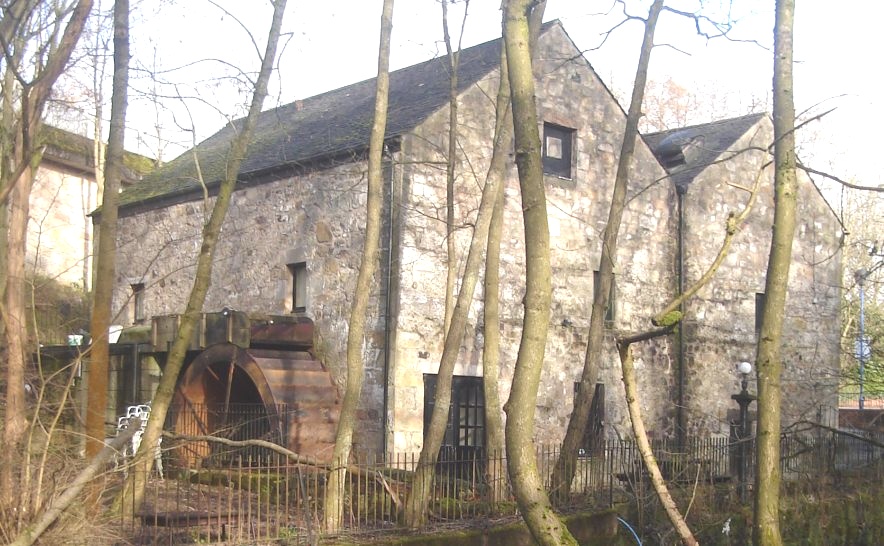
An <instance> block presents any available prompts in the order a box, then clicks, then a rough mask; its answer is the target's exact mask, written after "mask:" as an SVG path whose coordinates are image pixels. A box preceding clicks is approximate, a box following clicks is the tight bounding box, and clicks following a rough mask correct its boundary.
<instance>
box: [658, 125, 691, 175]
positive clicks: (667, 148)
mask: <svg viewBox="0 0 884 546" xmlns="http://www.w3.org/2000/svg"><path fill="white" fill-rule="evenodd" d="M690 142H691V139H690V138H688V137H687V135H685V133H684V132H683V131H677V132H675V133H672V134H671V135H669V136H667V137H666V138H664V139H663V140H662V141H660V144H658V145H657V149H656V150H654V153H655V154H656V156H657V158H658V159H659V160H660V163H662V164H663V167H665V168H666V169H672V168H673V167H678V166H679V165H684V164H685V157H684V148H685V146H686V145H687V144H690Z"/></svg>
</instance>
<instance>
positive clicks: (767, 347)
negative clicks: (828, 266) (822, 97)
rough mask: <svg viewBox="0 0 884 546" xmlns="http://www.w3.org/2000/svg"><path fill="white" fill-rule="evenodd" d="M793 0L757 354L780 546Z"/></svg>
mask: <svg viewBox="0 0 884 546" xmlns="http://www.w3.org/2000/svg"><path fill="white" fill-rule="evenodd" d="M794 17H795V1H794V0H777V3H776V24H775V27H774V77H773V90H774V93H773V101H774V103H773V124H774V223H773V235H772V240H771V245H770V259H769V261H768V264H767V281H766V283H765V289H764V292H765V295H766V298H765V304H764V311H763V313H762V318H761V333H760V335H759V342H758V354H757V356H756V359H755V361H756V370H757V372H756V373H757V378H758V423H757V427H758V429H757V441H756V461H757V463H756V464H757V468H756V470H755V514H754V520H753V529H752V539H753V541H754V542H755V544H756V546H780V545H781V544H782V543H783V539H782V536H781V534H780V525H779V507H780V499H779V495H780V479H781V476H780V464H779V463H780V413H781V411H780V404H781V391H780V389H781V384H780V376H781V375H782V370H783V362H782V355H781V345H782V335H783V320H784V315H785V308H786V289H787V285H788V281H789V266H790V265H791V262H792V240H793V239H794V237H795V226H796V223H797V218H796V215H797V207H798V183H797V175H796V172H795V133H794V131H795V103H794V100H793V94H792V92H793V89H792V85H793V80H792V28H793V25H794Z"/></svg>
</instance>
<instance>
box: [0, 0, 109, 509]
mask: <svg viewBox="0 0 884 546" xmlns="http://www.w3.org/2000/svg"><path fill="white" fill-rule="evenodd" d="M24 4H26V3H25V2H21V3H17V5H19V6H23V5H24ZM29 9H34V6H33V5H30V4H29ZM91 10H92V0H80V1H79V2H78V3H77V5H76V6H75V7H74V9H73V11H72V12H71V15H70V18H69V19H68V22H67V24H66V25H65V27H64V32H63V34H62V36H61V38H60V40H59V41H58V44H57V45H56V46H55V47H54V48H52V49H51V51H49V52H48V53H47V56H46V57H45V58H43V59H40V60H39V62H38V65H37V66H35V67H34V79H33V80H32V82H30V83H26V82H24V80H23V79H22V73H21V72H19V74H18V77H17V78H16V79H17V80H18V83H19V85H21V86H22V88H21V89H20V90H19V100H20V101H21V109H20V111H19V113H18V116H17V118H16V119H14V120H13V125H12V127H4V128H3V131H4V132H6V135H7V137H6V139H7V140H6V144H7V148H6V149H5V150H3V152H4V155H5V157H3V158H2V161H3V163H4V165H3V177H4V180H3V184H0V186H2V187H0V206H6V204H7V203H8V205H9V219H8V228H7V229H8V231H7V233H5V234H4V235H5V236H6V241H5V242H6V245H7V246H6V263H5V264H3V266H4V267H5V269H6V271H5V273H6V284H5V286H4V287H3V288H4V290H5V294H4V298H3V302H4V303H3V308H2V309H0V312H2V319H3V324H4V327H5V331H4V334H5V336H4V337H5V342H6V343H5V346H6V374H7V378H6V408H5V418H4V423H3V425H4V426H3V453H2V456H0V499H2V500H0V509H3V508H4V505H6V507H8V506H15V505H16V504H15V499H16V498H17V496H18V494H19V493H20V491H18V490H17V487H16V484H15V481H16V475H17V470H18V469H19V467H20V465H19V464H18V458H19V457H20V456H21V449H22V440H23V438H24V434H25V430H26V427H27V424H26V422H27V421H26V417H25V409H26V408H25V404H24V374H25V364H26V362H27V355H26V339H27V330H26V328H25V321H26V317H25V304H24V292H25V279H24V275H25V253H26V246H27V226H28V209H29V201H30V194H31V188H32V187H33V182H34V175H35V173H36V169H37V167H38V166H39V163H40V160H41V158H42V152H41V151H40V150H37V151H35V150H34V140H35V139H36V138H37V136H38V135H39V130H40V127H41V119H42V116H43V109H44V106H45V104H46V101H47V100H48V98H49V95H50V93H51V91H52V86H53V85H54V84H55V81H56V80H57V79H58V77H59V75H61V73H62V71H63V70H64V68H65V66H66V65H67V63H68V60H69V59H70V56H71V52H72V51H73V49H74V47H75V46H76V44H77V41H78V40H79V39H80V34H81V33H82V31H83V26H84V25H85V22H86V18H87V17H88V15H89V12H90V11H91ZM21 17H27V14H26V13H25V12H24V11H23V12H22V14H21ZM4 21H5V22H7V24H9V23H8V20H7V19H4ZM20 23H21V21H14V22H13V24H20ZM13 33H14V31H13V30H10V29H9V27H7V26H5V25H3V24H0V35H10V36H11V35H13ZM12 39H15V38H12ZM4 43H7V44H8V43H9V41H8V40H4ZM22 47H24V46H22ZM7 92H8V93H9V94H7ZM10 95H12V96H14V95H15V93H14V92H11V90H6V89H4V104H5V99H6V98H7V97H8V96H10Z"/></svg>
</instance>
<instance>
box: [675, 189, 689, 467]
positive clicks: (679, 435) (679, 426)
mask: <svg viewBox="0 0 884 546" xmlns="http://www.w3.org/2000/svg"><path fill="white" fill-rule="evenodd" d="M675 191H676V193H677V195H678V258H677V259H678V294H679V295H682V294H684V289H685V266H684V262H685V260H684V250H685V249H684V197H685V194H686V193H687V191H688V187H687V185H683V184H676V186H675ZM679 311H680V312H681V317H682V319H681V324H679V325H678V333H677V336H678V341H677V343H678V394H677V402H676V406H675V419H676V439H677V441H678V447H679V448H680V450H681V449H683V448H684V446H685V444H686V441H685V440H686V438H685V433H686V426H685V408H684V404H685V402H684V397H685V358H684V329H685V315H684V313H685V303H684V301H682V302H681V305H680V306H679Z"/></svg>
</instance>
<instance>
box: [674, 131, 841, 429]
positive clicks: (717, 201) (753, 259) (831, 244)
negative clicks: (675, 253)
mask: <svg viewBox="0 0 884 546" xmlns="http://www.w3.org/2000/svg"><path fill="white" fill-rule="evenodd" d="M771 141H772V128H771V124H770V122H769V120H768V119H767V118H764V119H762V120H761V121H760V122H759V123H758V124H757V125H756V126H755V127H753V128H752V129H750V130H749V131H748V132H747V133H746V134H745V135H744V136H743V137H742V138H741V139H740V140H739V141H737V142H736V143H735V144H734V146H733V147H732V150H731V151H736V150H744V149H747V148H748V147H751V146H756V147H761V148H762V149H763V148H766V147H767V146H768V145H769V144H770V142H771ZM727 155H728V154H727V153H726V154H723V156H722V157H726V156H727ZM768 161H770V156H769V155H768V154H767V153H764V152H761V151H749V152H745V153H741V154H739V155H736V156H734V157H733V158H731V159H729V160H727V161H723V162H721V163H718V164H715V165H711V166H709V167H707V168H706V169H705V170H704V171H703V172H702V173H700V175H699V176H698V177H697V178H696V179H695V180H694V181H693V182H692V183H691V184H690V186H689V188H688V190H687V194H686V197H685V224H686V225H685V228H686V229H685V257H686V280H687V283H688V284H690V283H692V282H694V281H696V280H697V279H698V278H700V276H701V275H702V274H703V273H705V271H706V270H707V268H708V267H709V265H710V264H711V263H712V261H713V259H714V258H715V255H716V254H717V252H718V250H719V248H720V247H721V242H722V240H723V239H724V234H725V224H726V221H727V218H728V215H729V214H730V213H734V214H739V212H740V211H741V210H742V209H743V207H744V206H745V204H746V202H747V201H748V198H749V192H748V191H746V190H745V189H750V188H752V186H753V184H754V183H755V179H756V176H759V177H760V178H759V184H760V190H759V194H758V198H757V201H756V203H755V204H754V206H753V208H752V211H751V213H750V216H749V217H748V219H747V220H746V222H744V223H743V224H742V225H741V226H739V233H738V235H737V236H736V237H735V239H734V242H733V245H732V247H731V250H730V252H729V254H728V256H727V258H726V259H725V260H724V262H723V263H722V265H721V267H720V268H719V270H718V272H717V273H716V275H715V277H714V278H713V279H712V280H711V282H709V284H707V285H706V286H705V287H704V288H703V289H702V290H701V291H700V292H699V293H698V294H697V296H696V297H695V298H694V299H693V300H691V301H690V302H689V303H688V305H687V308H686V320H685V324H684V328H685V336H686V343H685V361H686V374H687V376H686V419H687V426H688V433H690V434H704V433H708V432H714V433H720V434H727V433H728V422H729V420H730V419H732V418H734V412H736V411H737V405H736V403H735V402H734V401H733V400H731V398H730V395H731V394H735V393H737V392H738V391H739V381H740V377H739V374H738V372H737V365H738V364H739V363H740V362H741V361H744V360H745V361H749V362H752V363H753V364H754V361H755V351H756V331H755V312H756V310H755V306H756V303H755V300H756V294H757V293H759V294H760V293H763V292H764V289H765V288H764V284H765V277H766V273H767V262H768V254H769V251H770V237H771V226H772V223H773V211H774V203H773V168H772V167H771V166H767V167H766V168H765V169H764V171H763V172H759V171H760V169H762V166H763V165H764V164H766V163H767V162H768ZM801 174H802V176H801V177H800V191H799V203H800V204H799V225H798V230H797V232H796V236H795V241H794V243H793V262H792V267H791V269H790V273H789V292H788V296H787V302H786V322H785V325H784V333H783V338H784V339H783V342H784V348H783V362H784V375H783V383H782V385H783V410H784V419H783V420H784V422H786V423H789V422H793V421H794V420H796V419H799V418H801V417H805V418H809V417H813V416H816V414H817V410H818V409H819V407H820V406H821V405H825V406H829V407H834V406H835V404H836V403H837V400H836V399H835V394H836V386H837V381H838V364H837V362H838V339H839V331H838V330H839V327H838V324H839V320H838V309H839V305H840V289H839V287H840V253H839V251H838V234H839V231H838V230H839V226H838V224H837V221H836V219H835V216H834V214H833V213H832V212H831V210H829V208H828V205H827V204H826V202H825V200H824V199H823V198H822V196H821V195H820V194H819V193H818V192H817V191H816V188H815V187H814V186H813V184H812V183H811V181H810V180H809V179H808V178H807V177H806V176H804V175H803V173H801ZM743 188H745V189H743ZM751 379H752V381H751V383H750V385H751V386H750V391H752V392H755V385H754V383H755V381H754V373H753V374H752V376H751ZM753 408H754V406H753Z"/></svg>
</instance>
